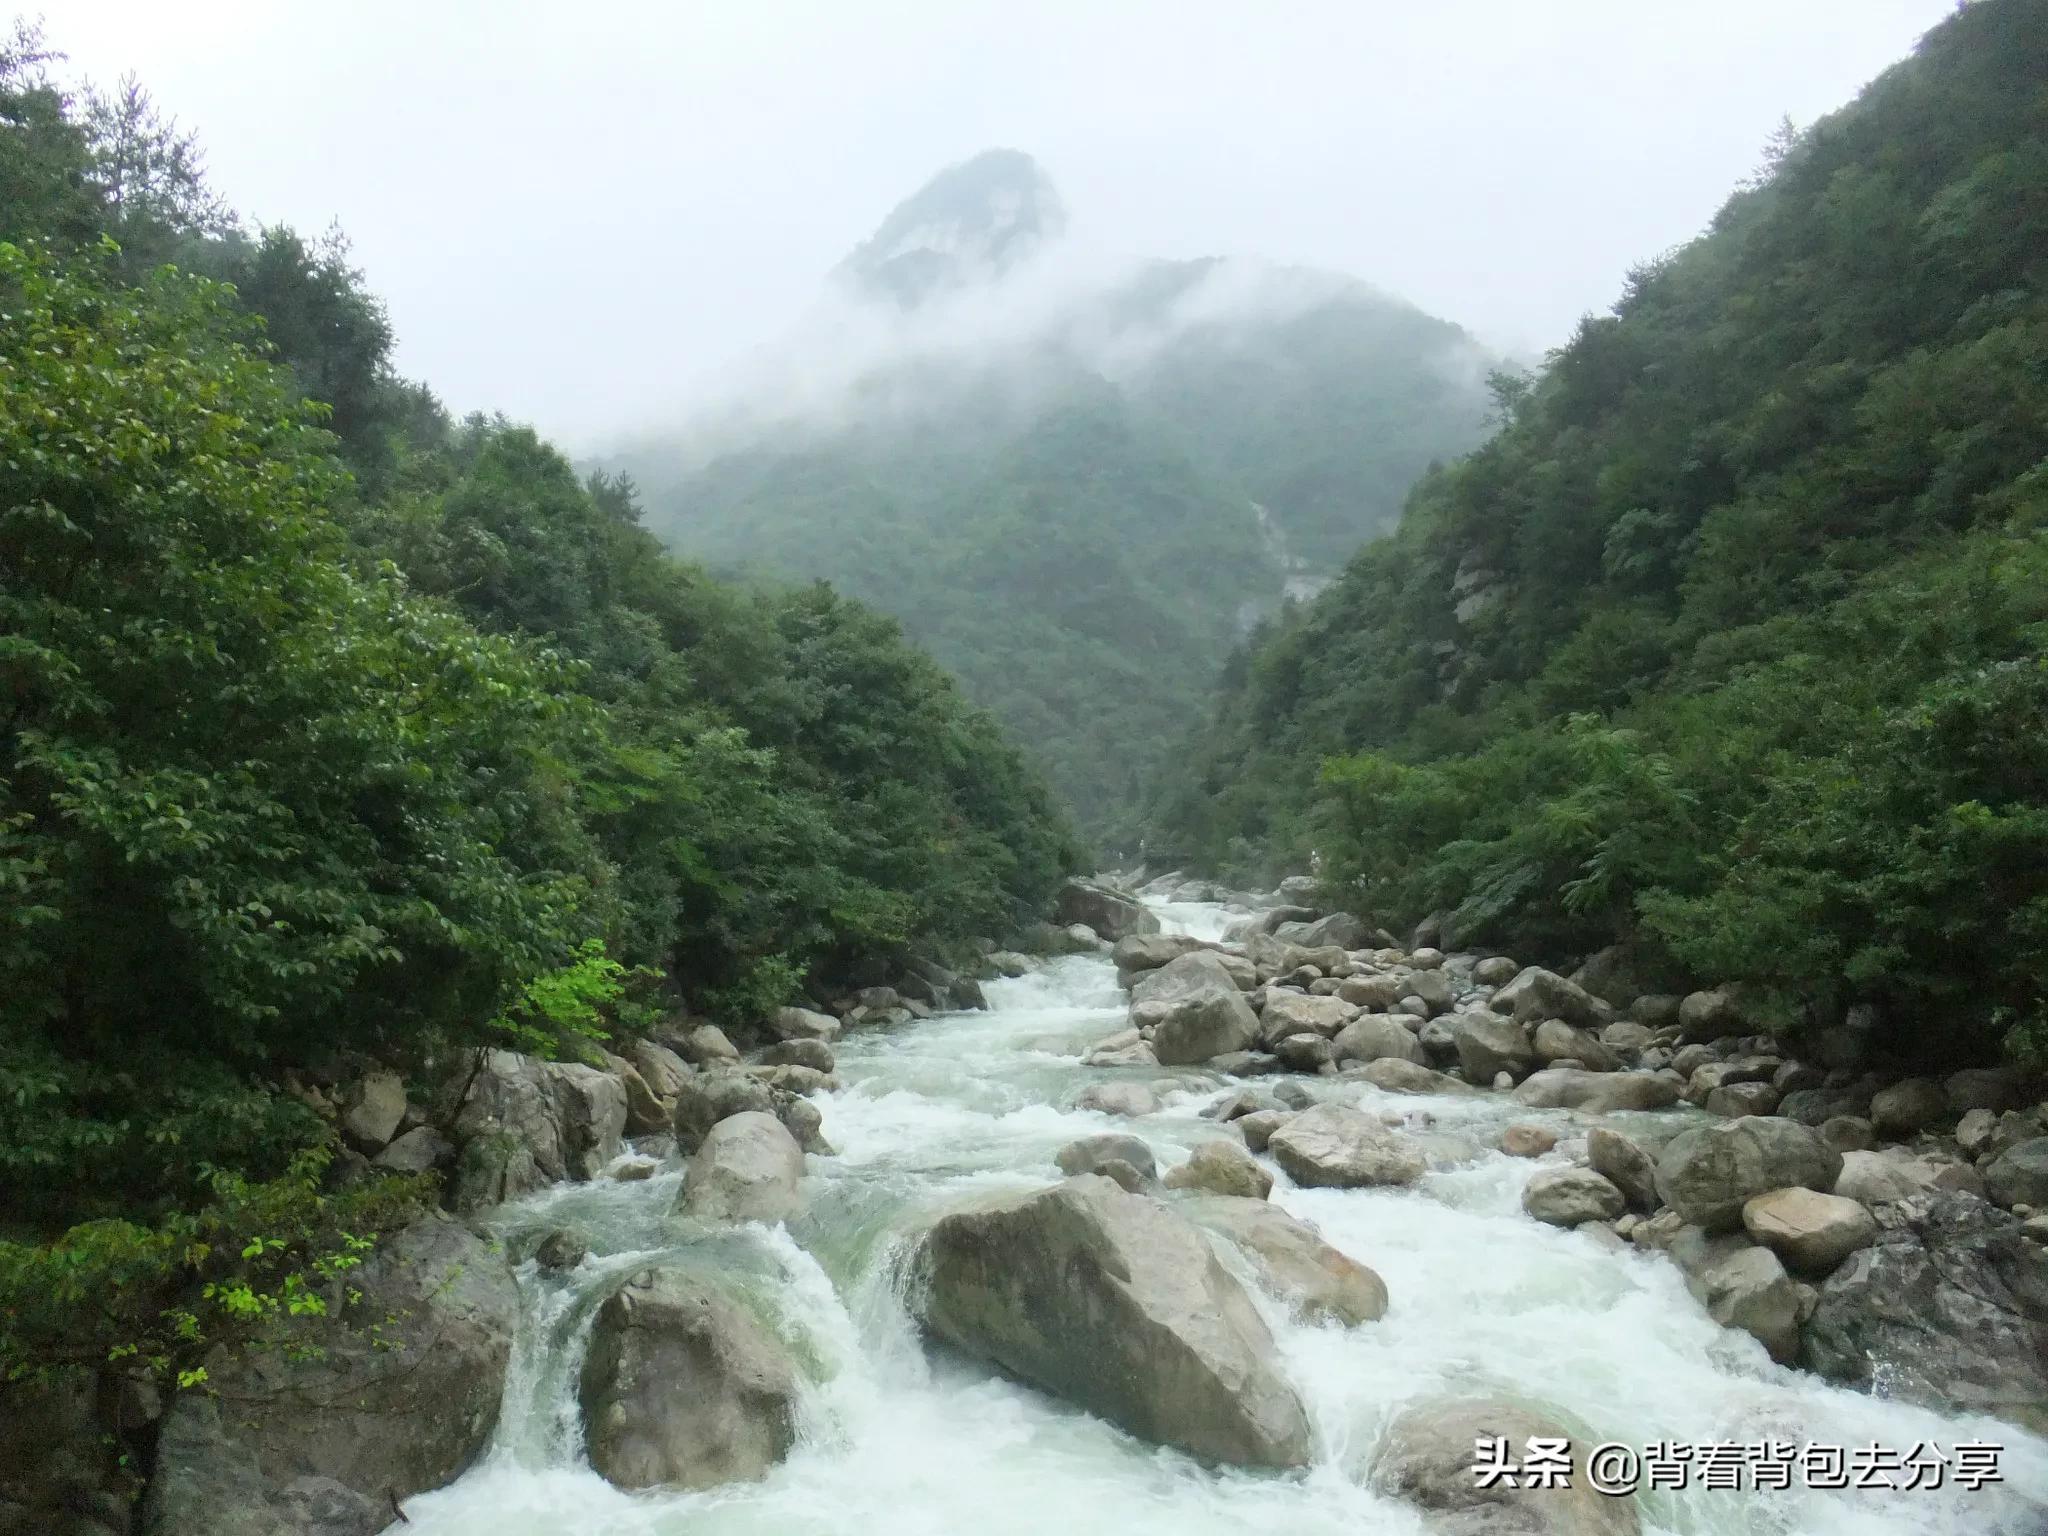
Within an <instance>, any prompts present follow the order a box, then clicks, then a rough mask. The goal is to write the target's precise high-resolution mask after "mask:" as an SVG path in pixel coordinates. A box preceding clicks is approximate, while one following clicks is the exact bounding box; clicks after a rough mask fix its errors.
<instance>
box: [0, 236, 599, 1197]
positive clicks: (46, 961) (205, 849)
mask: <svg viewBox="0 0 2048 1536" xmlns="http://www.w3.org/2000/svg"><path fill="white" fill-rule="evenodd" d="M0 285H4V287H5V289H6V290H7V294H8V296H7V302H6V306H5V314H4V316H0V562H4V564H5V565H6V567H7V569H8V571H9V573H10V580H9V583H8V585H7V587H6V589H5V591H4V592H0V633H4V634H5V635H6V637H7V638H6V640H5V641H4V642H0V665H4V667H5V675H6V679H7V698H8V707H7V712H6V717H5V720H4V725H0V729H4V735H0V744H4V751H5V756H4V759H0V827H4V828H5V829H6V830H5V832H4V843H0V879H4V881H5V883H6V885H7V886H8V887H9V888H10V890H11V891H12V892H13V894H14V895H15V897H16V901H15V903H13V904H12V906H11V911H10V918H9V922H8V924H7V927H6V929H5V930H4V934H0V990H4V993H5V995H6V1006H7V1010H8V1016H9V1019H10V1023H11V1024H12V1025H13V1027H12V1028H11V1029H10V1031H9V1033H8V1038H7V1043H6V1045H5V1047H4V1052H0V1055H4V1061H0V1070H4V1071H5V1072H7V1073H8V1074H10V1075H11V1076H14V1077H16V1078H18V1079H19V1080H20V1082H22V1083H27V1084H30V1085H32V1086H30V1087H28V1088H22V1087H19V1086H18V1087H17V1090H16V1093H15V1095H14V1100H15V1106H16V1110H17V1111H18V1112H25V1111H26V1110H27V1108H28V1107H29V1106H34V1105H42V1106H45V1107H46V1108H47V1109H49V1110H50V1111H51V1112H52V1113H54V1114H55V1116H56V1118H57V1120H59V1121H60V1122H63V1123H64V1130H63V1134H62V1137H61V1138H60V1141H59V1143H58V1145H57V1146H56V1147H43V1148H40V1149H39V1148H38V1144H37V1142H36V1141H35V1140H34V1139H32V1138H25V1137H23V1136H21V1135H19V1134H6V1135H4V1136H0V1165H4V1166H7V1167H8V1170H9V1172H10V1174H12V1173H14V1172H15V1171H17V1170H18V1169H20V1168H21V1167H22V1165H23V1160H24V1159H29V1160H31V1161H34V1162H40V1163H45V1164H46V1163H47V1161H48V1159H49V1157H50V1156H52V1155H56V1156H69V1155H74V1154H75V1153H76V1152H78V1151H79V1150H82V1148H83V1147H84V1146H86V1145H90V1144H97V1145H99V1146H100V1147H101V1148H102V1153H103V1155H116V1156H118V1157H121V1158H124V1159H127V1160H128V1162H127V1166H129V1167H130V1168H132V1169H134V1170H135V1171H136V1172H137V1173H138V1175H139V1174H140V1168H141V1164H142V1163H143V1162H144V1161H146V1159H144V1158H143V1157H142V1156H141V1151H140V1148H141V1143H142V1142H143V1141H145V1140H147V1139H149V1138H152V1137H160V1136H162V1135H163V1134H164V1130H165V1127H164V1125H163V1124H162V1123H161V1122H157V1123H151V1122H150V1120H149V1119H148V1118H147V1117H143V1116H141V1115H139V1114H137V1113H136V1099H135V1097H134V1096H137V1095H139V1096H140V1097H141V1098H142V1099H143V1100H145V1101H146V1100H148V1099H150V1098H154V1097H155V1092H154V1084H149V1083H143V1082H137V1080H136V1078H135V1073H136V1070H137V1068H138V1066H140V1065H142V1064H143V1063H153V1064H156V1065H158V1066H159V1067H162V1068H165V1069H167V1070H168V1073H169V1076H168V1081H169V1082H170V1083H171V1084H173V1085H182V1088H180V1090H179V1091H187V1092H189V1093H190V1094H191V1095H192V1096H193V1099H194V1106H195V1108H197V1107H198V1105H199V1104H202V1103H211V1104H213V1105H215V1106H216V1107H219V1106H221V1105H224V1104H225V1103H226V1102H228V1101H229V1100H231V1099H233V1098H235V1097H236V1095H237V1093H238V1090H237V1089H236V1087H235V1086H234V1083H235V1079H236V1077H237V1076H238V1075H246V1074H270V1073H273V1072H275V1071H276V1070H278V1069H279V1068H281V1067H282V1066H286V1065H290V1064H291V1063H293V1062H294V1061H298V1060H304V1059H306V1057H307V1055H308V1054H309V1053H318V1052H331V1051H333V1050H336V1049H345V1048H348V1047H350V1046H356V1047H362V1048H372V1049H395V1048H399V1047H401V1046H402V1047H405V1048H409V1049H414V1050H426V1049H431V1048H432V1047H433V1045H434V1043H435V1042H436V1041H438V1040H441V1039H444V1038H449V1037H453V1036H459V1035H461V1034H463V1033H465V1032H467V1031H470V1030H473V1029H474V1028H475V1027H476V1023H475V1021H478V1020H481V1019H485V1018H489V1017H490V1016H491V1015H492V1014H493V1013H495V1012H496V1011H497V1009H498V1007H499V1005H500V1003H501V1002H502V1001H503V999H504V998H505V997H506V996H507V995H509V993H510V992H511V990H512V989H513V988H515V987H516V986H517V985H519V984H520V983H521V982H522V981H523V980H524V979H525V978H527V977H530V976H532V975H534V974H535V973H536V972H539V971H542V970H545V969H547V968H549V966H550V965H551V964H552V963H553V961H554V959H555V957H557V956H562V955H564V954H566V952H567V950H568V949H569V948H570V946H572V945H573V944H574V943H575V942H577V941H578V939H579V938H580V937H581V934H580V933H579V930H580V929H582V928H584V927H585V926H586V919H585V918H584V917H582V916H581V915H579V914H580V910H581V909H582V908H583V907H584V906H585V905H586V904H587V902H588V900H589V895H590V892H591V891H592V890H593V888H594V887H596V886H597V885H598V884H599V883H600V881H601V878H602V873H603V865H602V860H601V855H600V853H599V850H598V849H597V848H596V846H595V845H594V844H593V842H592V841H591V840H590V839H589V837H588V836H587V834H586V833H585V831H584V830H583V828H582V827H581V826H580V825H579V824H578V822H577V821H576V819H575V816H574V814H573V807H572V806H571V805H570V803H569V800H568V797H567V795H566V794H565V792H564V785H563V782H562V779H561V775H560V774H559V772H558V771H556V770H555V769H554V768H553V767H552V766H551V764H552V763H553V762H554V761H555V760H556V759H557V757H558V754H559V752H560V751H561V750H562V749H563V746H564V742H565V738H566V735H567V732H568V728H569V726H570V725H571V724H573V723H574V721H575V719H576V716H577V714H578V707H577V706H576V704H575V701H574V700H572V699H568V698H565V697H564V692H563V690H564V677H565V674H564V673H563V672H562V670H561V668H560V667H559V666H558V665H557V664H555V663H553V662H551V661H550V660H548V659H547V658H546V657H544V656H541V655H539V654H536V653H533V652H531V651H530V650H529V649H528V648H525V647H523V646H521V645H519V644H517V643H515V642H513V641H509V640H505V639H499V638H494V637H490V636H486V635H481V634H479V633H477V632H476V631H475V630H474V629H472V628H470V627H469V626H468V625H466V624H464V623H462V622H461V621H460V620H459V619H457V618H456V617H455V616H454V615H452V614H450V613H448V612H446V611H445V610H443V609H440V608H437V607H434V606H432V605H429V604H426V603H422V602H419V601H417V600H415V599H412V598H410V597H408V596H407V595H406V594H405V593H403V592H402V591H401V590H400V589H399V587H398V586H397V585H396V584H394V583H393V582H391V581H389V580H388V579H380V578H375V577H370V578H363V577H358V576H356V575H352V574H351V573H350V571H349V570H348V568H347V566H346V564H345V562H344V559H343V556H344V554H345V550H346V546H345V544H344V542H343V540H342V538H341V536H340V533H339V531H338V529H336V528H335V526H334V525H333V524H332V523H331V521H330V520H329V519H328V518H327V517H326V516H325V514H324V513H323V511H322V508H321V502H322V500H323V499H324V498H326V497H329V496H331V495H334V494H335V493H336V492H337V491H338V490H339V489H340V486H341V482H340V480H339V478H338V476H337V475H336V473H335V471H334V468H333V466H332V463H331V461H330V460H329V459H328V458H327V457H326V455H325V453H324V451H323V439H322V438H321V436H320V434H319V433H318V432H317V431H316V430H315V429H314V428H313V427H312V426H311V425H310V424H309V423H308V421H307V418H306V413H305V412H304V411H302V410H301V409H300V408H299V407H298V406H297V404H296V402H295V400H294V397H293V396H292V395H291V394H290V393H289V392H288V391H287V390H286V389H284V388H282V387H281V384H280V381H279V380H278V379H277V378H276V377H275V376H274V375H273V374H272V372H271V371H270V370H269V369H268V368H267V367H266V366H264V365H263V364H262V363H260V362H258V361H257V360H255V359H254V358H252V357H251V356H250V355H249V354H248V353H247V351H246V350H244V349H243V348H242V347H240V346H239V345H238V344H237V343H236V340H235V336H236V334H237V331H238V328H239V327H238V324H237V322H236V321H235V319H234V317H233V312H232V310H231V309H230V308H229V306H228V304H227V302H226V300H225V299H224V297H223V296H222V295H221V294H220V293H219V291H218V290H217V289H215V288H213V287H211V286H210V285H208V284H206V283H204V282H203V281H199V280H195V279H189V278H183V277H179V276H176V275H174V274H171V273H169V272H165V273H163V274H161V275H159V276H158V277H157V278H155V279H153V280H152V282H151V284H150V286H149V287H148V288H147V289H145V290H140V291H130V290H122V289H119V288H117V287H115V286H112V284H111V283H110V281H109V277H108V274H107V273H106V271H105V270H104V263H94V262H83V263H74V264H70V265H58V264H56V263H53V262H51V261H49V260H47V259H45V258H42V257H38V256H36V255H34V254H33V253H29V252H24V251H22V250H20V249H18V248H15V247H11V246H9V247H0ZM59 1063H61V1067H60V1065H59ZM53 1085H54V1086H53ZM124 1085H125V1086H124ZM171 1101H172V1102H176V1097H175V1093H174V1094H173V1095H171ZM252 1113H253V1111H252ZM236 1118H245V1117H236ZM7 1129H8V1130H9V1132H10V1133H12V1132H14V1131H16V1130H17V1129H18V1126H17V1125H14V1124H11V1125H9V1126H8V1127H7ZM265 1140H266V1143H268V1138H265ZM125 1149H133V1150H132V1151H131V1150H125ZM173 1162H174V1163H175V1160H173ZM8 1182H9V1184H10V1186H12V1189H13V1190H14V1191H17V1192H20V1193H27V1190H26V1189H24V1187H23V1186H22V1185H20V1184H19V1183H17V1182H16V1181H15V1180H14V1179H13V1178H11V1177H10V1179H9V1181H8ZM152 1187H160V1185H159V1184H158V1181H154V1180H149V1179H147V1178H146V1177H144V1178H142V1179H141V1182H140V1185H139V1187H130V1188H128V1189H127V1190H125V1191H124V1192H123V1193H124V1195H125V1196H126V1197H128V1198H134V1197H136V1196H137V1195H141V1194H144V1193H145V1192H146V1191H148V1190H149V1189H151V1188H152Z"/></svg>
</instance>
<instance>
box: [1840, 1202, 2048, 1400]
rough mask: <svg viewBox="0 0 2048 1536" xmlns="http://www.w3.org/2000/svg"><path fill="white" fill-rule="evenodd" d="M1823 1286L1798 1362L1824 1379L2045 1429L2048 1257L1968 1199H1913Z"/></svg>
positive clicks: (1888, 1210) (1890, 1214) (1886, 1215)
mask: <svg viewBox="0 0 2048 1536" xmlns="http://www.w3.org/2000/svg"><path fill="white" fill-rule="evenodd" d="M1878 1217H1879V1221H1880V1222H1881V1223H1882V1225H1883V1227H1884V1230H1883V1231H1882V1232H1880V1233H1879V1234H1878V1237H1877V1241H1876V1242H1874V1243H1872V1244H1871V1245H1870V1246H1869V1247H1867V1248H1863V1249H1860V1250H1859V1251H1857V1252H1855V1253H1852V1254H1851V1255H1849V1257H1848V1258H1847V1259H1846V1260H1845V1261H1843V1263H1842V1265H1841V1267H1840V1268H1839V1269H1837V1270H1836V1271H1835V1272H1834V1273H1833V1274H1832V1275H1830V1276H1829V1277H1828V1278H1827V1279H1826V1280H1825V1281H1823V1282H1822V1284H1821V1287H1820V1300H1819V1304H1818V1305H1817V1306H1816V1307H1815V1309H1814V1313H1813V1316H1812V1317H1811V1318H1810V1319H1809V1320H1808V1322H1807V1325H1806V1334H1805V1362H1806V1364H1807V1365H1808V1366H1809V1367H1811V1368H1812V1369H1813V1370H1815V1371H1818V1372H1819V1373H1820V1374H1821V1375H1823V1376H1825V1377H1827V1378H1828V1379H1829V1380H1831V1381H1835V1382H1840V1383H1843V1384H1844V1385H1847V1386H1853V1387H1858V1388H1861V1389H1863V1390H1866V1391H1870V1390H1882V1391H1883V1392H1884V1393H1885V1395H1886V1396H1888V1397H1898V1398H1903V1399H1904V1400H1905V1401H1907V1402H1911V1403H1918V1404H1921V1405H1923V1406H1925V1407H1929V1408H1934V1409H1938V1410H1940V1411H1942V1412H1945V1413H1984V1414H1992V1415H1995V1416H1997V1417H1999V1418H2003V1419H2012V1420H2015V1421H2017V1422H2018V1423H2021V1424H2024V1425H2026V1426H2027V1427H2028V1428H2030V1429H2032V1430H2033V1431H2034V1432H2035V1433H2036V1434H2040V1433H2044V1432H2048V1248H2043V1247H2042V1246H2041V1245H2040V1244H2039V1243H2035V1242H2031V1241H2029V1240H2028V1239H2027V1238H2026V1237H2024V1236H2023V1235H2022V1232H2021V1224H2020V1222H2019V1221H2017V1220H2016V1219H2014V1218H2013V1217H2012V1216H2009V1215H2008V1214H2006V1213H2005V1212H2004V1211H2001V1210H1999V1209H1998V1208H1997V1207H1996V1206H1994V1205H1991V1204H1990V1203H1988V1202H1987V1201H1984V1200H1980V1199H1978V1198H1977V1197H1976V1196H1974V1195H1967V1194H1959V1193H1937V1194H1928V1195H1918V1196H1914V1197H1911V1198H1909V1199H1907V1200H1904V1201H1901V1202H1899V1203H1897V1204H1894V1205H1890V1206H1887V1207H1885V1208H1884V1209H1882V1210H1881V1211H1879V1212H1878Z"/></svg>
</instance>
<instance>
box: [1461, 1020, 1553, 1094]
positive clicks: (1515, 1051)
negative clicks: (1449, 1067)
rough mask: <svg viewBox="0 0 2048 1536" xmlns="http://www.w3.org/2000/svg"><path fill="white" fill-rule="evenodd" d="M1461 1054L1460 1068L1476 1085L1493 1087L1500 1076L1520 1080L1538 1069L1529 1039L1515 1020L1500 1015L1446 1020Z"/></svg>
mask: <svg viewBox="0 0 2048 1536" xmlns="http://www.w3.org/2000/svg"><path fill="white" fill-rule="evenodd" d="M1444 1027H1445V1028H1446V1029H1447V1030H1449V1031H1450V1034H1451V1041H1452V1043H1453V1044H1454V1045H1455V1046H1456V1047H1457V1050H1458V1066H1459V1068H1460V1070H1462V1071H1463V1072H1464V1074H1465V1076H1466V1077H1467V1078H1468V1079H1469V1080H1471V1081H1472V1082H1475V1083H1490V1082H1492V1081H1493V1079H1494V1076H1495V1075H1496V1074H1497V1073H1501V1072H1505V1073H1507V1074H1508V1075H1509V1076H1510V1077H1520V1076H1522V1075H1523V1074H1524V1073H1525V1072H1527V1071H1528V1070H1529V1069H1530V1068H1531V1067H1533V1066H1535V1065H1536V1052H1535V1051H1534V1050H1533V1049H1531V1047H1530V1045H1529V1035H1528V1032H1527V1031H1526V1030H1524V1029H1523V1028H1522V1026H1521V1025H1519V1024H1517V1023H1515V1021H1514V1020H1512V1019H1504V1018H1502V1017H1501V1016H1500V1015H1499V1014H1497V1013H1460V1014H1454V1015H1453V1016H1452V1017H1450V1018H1449V1019H1446V1020H1444Z"/></svg>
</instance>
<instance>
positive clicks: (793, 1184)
mask: <svg viewBox="0 0 2048 1536" xmlns="http://www.w3.org/2000/svg"><path fill="white" fill-rule="evenodd" d="M803 1176H804V1152H803V1148H802V1147H799V1146H798V1145H797V1144H796V1138H795V1137H794V1136H791V1135H790V1134H789V1132H788V1130H786V1129H785V1128H784V1126H783V1124H782V1122H781V1121H780V1120H778V1119H776V1118H775V1116H773V1115H772V1114H763V1113H762V1112H761V1111H759V1110H748V1111H747V1112H745V1113H744V1114H738V1115H731V1116H728V1117H727V1118H725V1119H723V1120H721V1121H719V1122H718V1124H716V1125H714V1126H713V1127H711V1131H710V1133H709V1134H708V1135H706V1136H705V1138H704V1144H703V1145H702V1146H701V1147H699V1148H698V1149H697V1151H696V1153H695V1155H694V1156H692V1157H691V1159H690V1167H689V1172H688V1173H687V1174H686V1175H685V1176H684V1179H683V1198H682V1209H683V1210H684V1211H686V1212H687V1213H688V1214H690V1215H692V1216H702V1217H706V1218H708V1219H710V1220H714V1221H762V1222H777V1221H784V1220H787V1219H788V1218H789V1217H791V1216H794V1215H795V1214H796V1213H797V1211H798V1210H799V1209H801V1208H802V1205H803V1192H802V1188H801V1185H802V1180H803Z"/></svg>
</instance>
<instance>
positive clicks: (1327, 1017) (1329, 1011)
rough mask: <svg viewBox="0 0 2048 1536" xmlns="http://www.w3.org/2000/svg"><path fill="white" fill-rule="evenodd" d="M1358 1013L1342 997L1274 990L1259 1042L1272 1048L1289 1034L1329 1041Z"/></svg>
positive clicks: (1261, 1020) (1261, 1018) (1262, 1013)
mask: <svg viewBox="0 0 2048 1536" xmlns="http://www.w3.org/2000/svg"><path fill="white" fill-rule="evenodd" d="M1357 1016H1358V1009H1357V1008H1356V1006H1354V1005H1353V1004H1351V1003H1347V1002H1345V1001H1344V1000H1343V999H1342V998H1341V997H1311V996H1307V995H1304V994H1302V993H1299V992H1281V991H1277V990H1275V991H1271V992H1269V993H1268V995H1267V998H1266V1006H1265V1008H1264V1009H1263V1010H1261V1011H1260V1013H1259V1043H1260V1044H1261V1045H1263V1046H1265V1047H1266V1049H1268V1050H1271V1049H1272V1048H1273V1047H1274V1046H1275V1045H1277V1044H1278V1043H1279V1042H1280V1041H1282V1040H1284V1039H1286V1038H1287V1036H1289V1035H1300V1034H1310V1035H1321V1036H1322V1037H1323V1038H1324V1039H1326V1040H1327V1039H1329V1038H1331V1037H1332V1036H1334V1035H1335V1034H1336V1033H1337V1032H1338V1031H1339V1030H1341V1029H1343V1028H1344V1026H1345V1025H1347V1024H1349V1023H1350V1022H1351V1021H1352V1020H1353V1019H1354V1018H1356V1017H1357ZM1403 1033H1406V1031H1403Z"/></svg>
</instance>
